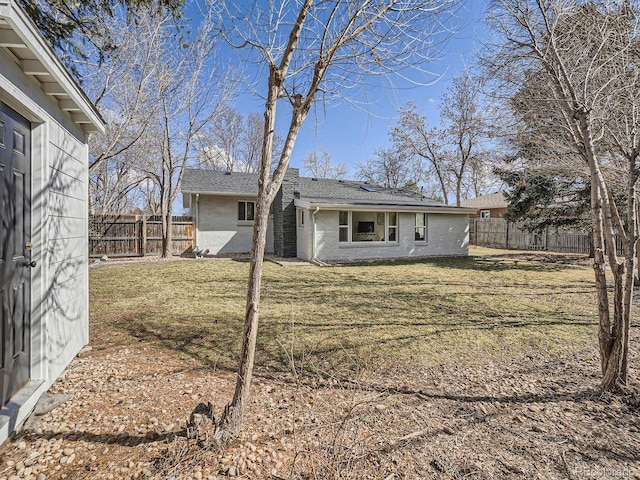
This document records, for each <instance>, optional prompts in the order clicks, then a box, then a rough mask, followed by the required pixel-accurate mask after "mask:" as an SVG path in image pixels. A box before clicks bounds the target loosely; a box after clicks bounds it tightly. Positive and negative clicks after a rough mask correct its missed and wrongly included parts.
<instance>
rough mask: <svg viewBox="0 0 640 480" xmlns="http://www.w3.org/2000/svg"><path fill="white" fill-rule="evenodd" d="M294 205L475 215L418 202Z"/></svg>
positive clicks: (340, 201)
mask: <svg viewBox="0 0 640 480" xmlns="http://www.w3.org/2000/svg"><path fill="white" fill-rule="evenodd" d="M294 205H295V206H296V207H300V208H306V209H311V210H315V209H316V208H319V209H320V210H358V211H370V210H373V209H374V208H375V209H376V210H383V211H393V212H425V213H452V214H457V215H470V214H473V213H476V209H475V208H465V207H451V206H449V205H444V204H443V205H434V204H424V203H419V202H388V201H381V202H375V201H369V202H367V201H362V200H349V199H333V200H331V201H328V200H320V199H306V198H305V199H300V198H296V199H295V200H294Z"/></svg>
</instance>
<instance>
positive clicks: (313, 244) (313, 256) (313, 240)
mask: <svg viewBox="0 0 640 480" xmlns="http://www.w3.org/2000/svg"><path fill="white" fill-rule="evenodd" d="M319 211H320V207H316V209H315V210H314V211H313V212H312V213H311V216H312V217H313V226H312V229H311V260H315V259H316V213H318V212H319Z"/></svg>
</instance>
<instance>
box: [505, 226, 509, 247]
mask: <svg viewBox="0 0 640 480" xmlns="http://www.w3.org/2000/svg"><path fill="white" fill-rule="evenodd" d="M504 248H509V222H507V227H506V229H505V235H504Z"/></svg>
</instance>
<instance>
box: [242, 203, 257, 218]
mask: <svg viewBox="0 0 640 480" xmlns="http://www.w3.org/2000/svg"><path fill="white" fill-rule="evenodd" d="M255 209H256V203H255V202H238V221H241V222H244V221H247V222H252V221H253V220H254V217H255Z"/></svg>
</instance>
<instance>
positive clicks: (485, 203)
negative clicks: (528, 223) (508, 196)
mask: <svg viewBox="0 0 640 480" xmlns="http://www.w3.org/2000/svg"><path fill="white" fill-rule="evenodd" d="M460 206H461V207H468V208H476V209H490V208H507V207H508V206H509V202H507V200H505V198H504V193H503V192H502V191H499V192H495V193H490V194H488V195H481V196H480V197H476V198H469V199H467V200H462V201H461V202H460Z"/></svg>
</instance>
